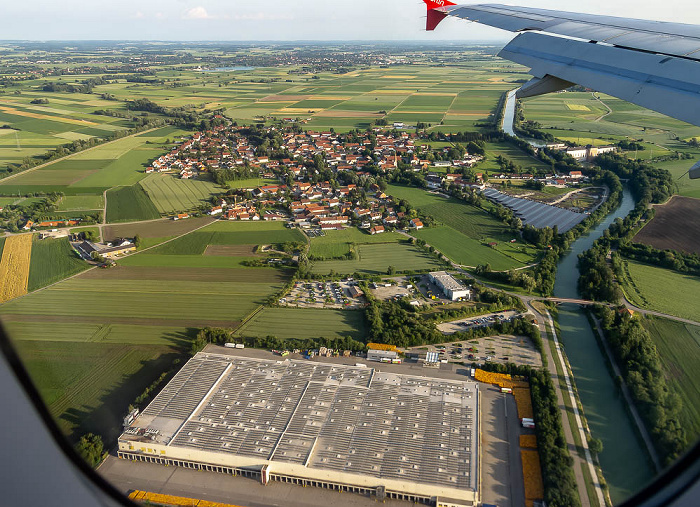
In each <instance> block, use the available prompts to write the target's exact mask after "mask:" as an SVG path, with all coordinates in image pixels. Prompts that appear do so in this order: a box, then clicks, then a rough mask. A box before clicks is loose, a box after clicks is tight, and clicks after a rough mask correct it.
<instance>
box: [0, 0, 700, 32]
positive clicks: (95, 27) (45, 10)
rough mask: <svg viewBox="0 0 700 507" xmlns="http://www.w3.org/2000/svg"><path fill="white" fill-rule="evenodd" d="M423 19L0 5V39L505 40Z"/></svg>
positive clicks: (690, 6) (691, 15)
mask: <svg viewBox="0 0 700 507" xmlns="http://www.w3.org/2000/svg"><path fill="white" fill-rule="evenodd" d="M457 1H458V3H479V2H467V1H463V2H459V0H457ZM496 2H498V0H490V2H489V1H488V0H487V1H486V2H484V3H496ZM503 3H510V4H512V5H523V6H528V7H539V8H544V9H558V10H569V11H574V12H587V13H590V14H607V15H612V16H624V17H636V18H645V19H655V20H660V21H676V22H684V23H695V24H700V9H697V7H696V6H697V0H668V1H665V2H663V8H661V7H660V3H659V2H658V1H645V0H636V1H635V0H615V1H614V2H612V1H610V0H607V1H587V0H578V1H574V0H529V1H528V0H524V1H521V2H503ZM425 11H426V9H425V5H424V4H423V2H422V1H421V0H334V1H331V0H60V1H56V0H21V1H10V0H0V20H2V21H1V26H2V30H0V39H3V40H12V39H16V40H167V41H199V40H214V41H256V40H279V41H293V40H417V41H435V40H444V41H494V42H496V41H497V42H503V41H507V40H509V39H510V38H512V35H510V34H509V32H504V31H502V30H498V29H495V28H490V27H484V26H481V25H478V24H475V23H469V22H466V21H463V20H457V19H447V20H445V21H443V23H442V24H441V25H440V27H439V28H438V29H437V30H436V31H434V32H426V31H425Z"/></svg>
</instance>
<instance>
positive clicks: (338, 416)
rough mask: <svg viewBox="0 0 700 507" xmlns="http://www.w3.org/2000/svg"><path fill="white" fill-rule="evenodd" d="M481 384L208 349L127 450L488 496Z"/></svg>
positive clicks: (272, 474) (124, 453) (157, 457)
mask: <svg viewBox="0 0 700 507" xmlns="http://www.w3.org/2000/svg"><path fill="white" fill-rule="evenodd" d="M478 410H479V407H478V386H477V384H476V383H473V382H468V381H455V380H445V379H438V378H428V377H417V376H412V375H399V374H395V373H388V372H379V371H377V370H376V369H373V368H367V367H354V366H345V365H336V364H328V363H316V362H310V361H295V360H284V361H271V360H261V359H253V358H248V357H238V356H234V355H224V354H212V353H203V352H200V353H198V354H197V355H196V356H194V357H193V358H192V359H190V360H189V361H188V362H187V364H186V365H185V366H184V367H183V368H182V369H181V370H180V371H179V372H178V373H177V375H175V377H174V378H173V379H172V380H171V381H170V383H168V385H167V386H165V388H163V390H162V391H161V393H160V394H159V395H158V396H157V397H156V398H155V399H154V400H153V402H151V404H150V405H148V407H147V408H146V409H145V410H144V411H143V412H142V413H141V414H140V415H139V416H138V417H137V418H136V419H135V420H134V421H133V423H131V425H130V426H129V427H128V428H127V429H126V430H125V431H124V433H123V434H122V435H121V436H120V437H119V451H118V455H119V457H120V458H126V459H132V460H140V461H149V462H155V463H161V464H166V465H176V466H183V467H188V468H195V469H203V470H210V471H216V472H222V473H230V474H239V475H247V476H251V477H259V478H260V480H261V481H262V482H263V483H264V484H267V483H268V482H269V481H273V480H275V481H282V482H292V483H295V484H302V485H311V486H317V487H323V488H329V489H336V490H344V491H351V492H357V493H363V494H366V495H376V496H377V497H378V499H383V498H384V497H388V498H397V499H405V500H411V501H418V502H423V503H429V504H437V503H438V502H439V503H444V502H447V504H449V505H464V506H468V505H477V503H478V494H479V492H478V490H477V489H478V488H477V486H478V466H479V463H478V458H479V453H478V448H477V442H478V435H479V428H478V420H479V418H478Z"/></svg>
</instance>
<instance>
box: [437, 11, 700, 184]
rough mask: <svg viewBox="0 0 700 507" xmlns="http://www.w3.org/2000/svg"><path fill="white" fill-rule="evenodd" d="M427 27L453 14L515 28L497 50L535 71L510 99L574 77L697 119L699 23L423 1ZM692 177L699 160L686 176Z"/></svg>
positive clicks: (679, 116) (699, 174)
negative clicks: (514, 34)
mask: <svg viewBox="0 0 700 507" xmlns="http://www.w3.org/2000/svg"><path fill="white" fill-rule="evenodd" d="M423 1H424V2H425V3H426V5H427V7H428V17H427V25H426V29H427V30H434V29H435V28H436V27H437V25H438V24H439V23H440V22H441V21H442V20H443V19H445V18H447V17H455V18H461V19H466V20H469V21H474V22H477V23H482V24H485V25H489V26H493V27H496V28H501V29H503V30H509V31H511V32H518V35H517V36H516V37H515V38H514V39H513V40H512V41H511V42H510V43H509V44H508V45H507V46H506V47H504V48H503V49H502V50H501V52H500V53H499V56H501V57H503V58H506V59H508V60H511V61H513V62H516V63H519V64H521V65H525V66H527V67H530V68H531V69H532V70H531V74H532V75H533V76H535V77H534V78H533V79H532V80H531V81H530V82H528V83H526V84H525V85H523V86H522V87H521V88H520V89H519V90H518V92H517V97H518V98H525V97H532V96H535V95H541V94H543V93H548V92H553V91H557V90H563V89H565V88H568V87H570V86H572V85H573V84H579V85H583V86H586V87H588V88H592V89H594V90H598V91H600V92H603V93H607V94H609V95H613V96H615V97H619V98H621V99H624V100H627V101H629V102H632V103H634V104H637V105H640V106H642V107H646V108H649V109H653V110H655V111H658V112H660V113H663V114H666V115H668V116H672V117H674V118H677V119H679V120H683V121H686V122H688V123H692V124H693V125H698V126H700V26H697V25H688V24H683V23H668V22H662V21H650V20H641V19H626V18H620V17H613V16H599V15H592V14H580V13H574V12H561V11H553V10H548V9H534V8H529V7H514V6H510V5H498V4H477V5H455V4H453V3H452V2H450V1H449V0H423ZM693 176H694V177H696V178H700V163H699V164H696V166H694V167H693V169H692V170H691V177H693Z"/></svg>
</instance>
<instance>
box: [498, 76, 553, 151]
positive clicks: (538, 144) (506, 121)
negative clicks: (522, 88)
mask: <svg viewBox="0 0 700 507" xmlns="http://www.w3.org/2000/svg"><path fill="white" fill-rule="evenodd" d="M516 91H517V90H511V91H509V92H508V95H507V96H506V106H505V109H504V111H503V123H502V124H501V130H503V132H505V133H506V134H509V135H511V136H513V137H519V138H520V139H522V140H523V141H527V143H528V144H529V145H530V146H534V147H535V148H542V147H543V146H546V145H547V143H545V142H544V141H540V140H539V139H532V138H529V137H522V136H519V135H517V134H516V133H515V130H514V129H513V122H514V120H515V101H516V99H515V92H516Z"/></svg>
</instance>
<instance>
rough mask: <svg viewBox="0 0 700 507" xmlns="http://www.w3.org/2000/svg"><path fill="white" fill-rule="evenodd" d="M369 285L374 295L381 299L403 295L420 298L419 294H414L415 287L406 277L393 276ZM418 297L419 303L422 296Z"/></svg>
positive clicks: (397, 297)
mask: <svg viewBox="0 0 700 507" xmlns="http://www.w3.org/2000/svg"><path fill="white" fill-rule="evenodd" d="M370 287H371V289H372V294H373V295H374V297H375V298H377V299H381V300H382V301H389V300H391V299H401V298H404V297H414V298H415V297H418V298H420V295H417V294H416V289H415V288H414V287H413V285H412V284H411V282H409V281H408V280H407V279H406V278H393V279H390V280H386V281H385V282H383V283H382V282H380V283H373V284H372V285H371V286H370ZM420 299H421V301H420V303H421V304H423V303H424V301H422V298H420Z"/></svg>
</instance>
